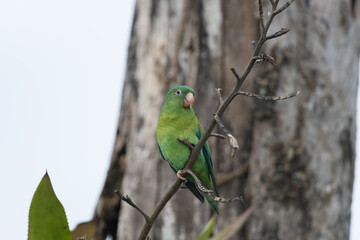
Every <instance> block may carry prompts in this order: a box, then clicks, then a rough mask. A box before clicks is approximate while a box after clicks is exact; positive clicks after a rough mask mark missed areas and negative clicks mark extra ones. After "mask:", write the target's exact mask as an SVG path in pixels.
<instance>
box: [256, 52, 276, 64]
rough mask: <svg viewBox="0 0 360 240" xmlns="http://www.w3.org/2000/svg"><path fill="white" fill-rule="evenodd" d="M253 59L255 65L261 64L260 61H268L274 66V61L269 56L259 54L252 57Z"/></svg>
mask: <svg viewBox="0 0 360 240" xmlns="http://www.w3.org/2000/svg"><path fill="white" fill-rule="evenodd" d="M253 58H254V59H255V63H258V62H262V61H268V62H269V63H271V64H272V65H274V66H276V63H275V59H274V58H273V57H271V56H269V55H266V54H260V55H258V56H255V57H253Z"/></svg>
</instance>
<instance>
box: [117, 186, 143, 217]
mask: <svg viewBox="0 0 360 240" xmlns="http://www.w3.org/2000/svg"><path fill="white" fill-rule="evenodd" d="M114 192H115V193H116V194H117V195H118V196H119V197H120V199H121V200H123V201H124V202H126V203H127V204H129V205H130V206H132V207H133V208H135V209H136V210H138V211H139V213H141V214H142V215H143V216H144V218H145V221H146V222H147V221H149V219H150V217H149V216H148V215H147V214H146V213H145V212H144V211H143V210H142V209H141V208H140V207H139V206H138V205H136V204H135V203H134V202H133V201H132V200H131V198H130V197H129V196H128V195H125V196H124V195H122V194H121V192H119V190H117V189H116V190H115V191H114Z"/></svg>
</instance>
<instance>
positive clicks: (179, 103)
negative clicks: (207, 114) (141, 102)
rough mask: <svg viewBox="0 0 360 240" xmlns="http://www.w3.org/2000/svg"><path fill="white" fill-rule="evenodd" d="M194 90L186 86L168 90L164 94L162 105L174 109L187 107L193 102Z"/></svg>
mask: <svg viewBox="0 0 360 240" xmlns="http://www.w3.org/2000/svg"><path fill="white" fill-rule="evenodd" d="M194 95H195V91H194V90H193V89H192V88H190V87H188V86H178V87H174V88H172V89H170V90H169V92H168V93H167V95H166V98H165V102H164V107H169V108H172V109H174V110H176V109H181V108H184V109H189V108H191V107H192V105H193V103H194Z"/></svg>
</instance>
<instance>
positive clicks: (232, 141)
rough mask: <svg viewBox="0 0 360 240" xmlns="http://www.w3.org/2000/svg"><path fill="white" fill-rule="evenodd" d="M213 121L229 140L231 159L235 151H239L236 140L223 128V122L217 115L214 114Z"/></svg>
mask: <svg viewBox="0 0 360 240" xmlns="http://www.w3.org/2000/svg"><path fill="white" fill-rule="evenodd" d="M214 119H215V120H216V122H217V124H218V125H219V127H220V128H221V130H223V132H224V133H225V134H226V136H228V138H229V139H230V145H231V147H232V151H231V157H234V155H235V153H236V151H237V150H238V149H239V144H238V143H237V140H236V138H234V136H233V135H232V134H231V133H230V132H229V130H227V129H226V128H225V126H224V124H223V122H222V121H221V120H220V118H219V116H218V115H216V114H214Z"/></svg>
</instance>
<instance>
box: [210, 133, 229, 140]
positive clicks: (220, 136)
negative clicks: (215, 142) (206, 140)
mask: <svg viewBox="0 0 360 240" xmlns="http://www.w3.org/2000/svg"><path fill="white" fill-rule="evenodd" d="M210 137H217V138H221V139H225V138H226V137H225V136H224V135H221V134H218V133H211V134H210Z"/></svg>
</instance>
